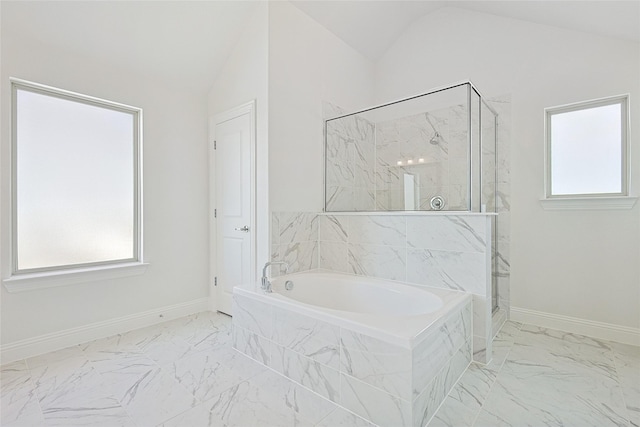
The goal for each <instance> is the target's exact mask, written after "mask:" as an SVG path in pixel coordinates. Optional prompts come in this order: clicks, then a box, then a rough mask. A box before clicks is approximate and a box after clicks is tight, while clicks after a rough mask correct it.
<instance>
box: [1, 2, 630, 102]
mask: <svg viewBox="0 0 640 427" xmlns="http://www.w3.org/2000/svg"><path fill="white" fill-rule="evenodd" d="M293 4H294V5H295V6H297V7H298V8H299V9H300V10H302V11H303V12H305V13H307V14H308V15H309V16H311V17H312V18H314V19H315V20H316V21H318V22H319V23H320V24H322V25H323V26H325V27H326V28H327V29H329V30H330V31H332V32H333V33H334V34H336V35H337V36H338V37H340V38H342V39H343V40H344V41H345V42H346V43H347V44H349V45H351V46H352V47H353V48H354V49H356V50H358V51H359V52H361V53H362V54H363V55H365V56H366V57H368V58H370V59H372V60H376V59H378V58H380V57H381V56H382V55H383V54H384V52H385V51H386V50H387V49H388V48H389V46H391V45H392V44H393V42H394V41H395V40H396V39H397V37H398V36H399V35H400V34H401V33H402V32H403V31H404V30H405V29H406V28H407V27H408V26H409V25H411V23H413V22H414V21H415V20H416V19H418V18H420V17H422V16H424V15H425V14H428V13H431V12H434V11H435V10H437V9H439V8H442V7H452V6H453V7H460V8H466V9H470V10H474V11H479V12H484V13H491V14H495V15H501V16H505V17H509V18H514V19H521V20H525V21H531V22H536V23H541V24H546V25H553V26H557V27H562V28H567V29H572V30H577V31H585V32H591V33H596V34H601V35H605V36H610V37H618V38H621V39H626V40H633V41H636V42H640V0H631V1H544V0H540V1H455V0H449V1H419V0H417V1H367V0H359V1H293ZM255 6H256V2H253V1H211V0H210V1H206V0H205V1H109V2H102V1H2V2H0V7H1V10H2V13H1V18H2V37H3V38H5V37H9V40H8V42H10V41H11V38H12V37H24V38H27V39H32V40H35V41H38V42H41V43H44V44H48V45H52V46H56V47H57V48H60V49H64V50H67V51H70V52H72V53H76V54H79V55H83V56H87V57H90V58H94V59H95V60H98V61H103V62H105V63H109V64H112V65H115V66H118V67H125V68H127V69H130V70H132V71H133V72H137V73H143V74H149V73H153V75H155V76H158V77H159V78H163V79H165V80H172V81H174V82H179V83H181V84H183V85H184V86H185V87H189V88H191V89H193V90H203V91H206V90H207V89H208V88H209V87H210V85H211V83H212V82H213V79H214V78H215V76H216V74H217V73H218V72H219V70H220V69H221V67H222V66H223V64H224V62H225V61H226V59H227V58H228V56H229V54H230V52H231V51H232V49H233V48H234V46H235V44H236V42H237V39H238V37H239V35H240V34H241V32H242V29H243V27H244V25H245V23H246V22H247V19H248V17H249V16H250V14H251V13H252V11H253V10H254V8H255ZM6 41H7V40H6V39H5V42H6Z"/></svg>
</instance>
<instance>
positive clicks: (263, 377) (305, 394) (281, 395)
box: [250, 370, 337, 424]
mask: <svg viewBox="0 0 640 427" xmlns="http://www.w3.org/2000/svg"><path fill="white" fill-rule="evenodd" d="M250 382H251V383H252V384H254V385H255V386H257V387H258V388H259V389H260V390H261V391H262V394H261V400H264V401H268V402H271V404H272V405H273V407H277V406H280V405H283V404H284V407H285V408H288V409H290V410H292V411H293V412H294V413H295V414H297V415H298V417H299V419H303V418H304V419H306V420H308V421H310V422H312V423H314V424H315V423H318V422H319V421H320V420H322V419H323V418H325V417H326V416H327V415H328V414H329V413H331V412H332V411H334V410H335V409H336V408H337V405H336V404H335V403H333V402H331V401H329V400H327V399H325V398H324V397H321V396H320V395H318V394H316V393H313V392H312V391H310V390H308V389H306V388H304V387H302V386H300V385H299V384H296V383H294V382H293V381H290V380H289V379H287V378H285V377H283V376H282V375H279V374H277V373H275V372H273V371H271V370H267V371H265V372H263V373H261V374H259V375H256V376H255V377H253V378H251V379H250Z"/></svg>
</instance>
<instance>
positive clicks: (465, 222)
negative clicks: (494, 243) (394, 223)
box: [407, 215, 487, 252]
mask: <svg viewBox="0 0 640 427" xmlns="http://www.w3.org/2000/svg"><path fill="white" fill-rule="evenodd" d="M486 221H487V218H486V217H481V216H475V217H474V216H453V215H443V216H435V217H432V218H422V217H407V244H408V246H410V247H414V248H422V249H439V250H449V251H462V252H485V251H486V250H487V239H486V235H485V234H486V232H485V230H486Z"/></svg>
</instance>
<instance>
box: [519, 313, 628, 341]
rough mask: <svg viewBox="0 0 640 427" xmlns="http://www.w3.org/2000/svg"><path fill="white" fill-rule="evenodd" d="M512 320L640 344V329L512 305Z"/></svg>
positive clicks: (609, 339)
mask: <svg viewBox="0 0 640 427" xmlns="http://www.w3.org/2000/svg"><path fill="white" fill-rule="evenodd" d="M511 320H513V321H516V322H521V323H528V324H531V325H536V326H542V327H545V328H550V329H558V330H561V331H567V332H571V333H574V334H580V335H586V336H589V337H593V338H600V339H604V340H608V341H615V342H620V343H623V344H631V345H636V346H640V329H639V328H632V327H629V326H621V325H614V324H611V323H603V322H595V321H593V320H586V319H579V318H577V317H569V316H562V315H560V314H553V313H545V312H542V311H535V310H528V309H526V308H518V307H511Z"/></svg>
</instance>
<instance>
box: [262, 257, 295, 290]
mask: <svg viewBox="0 0 640 427" xmlns="http://www.w3.org/2000/svg"><path fill="white" fill-rule="evenodd" d="M277 264H280V265H284V272H285V273H288V272H289V264H288V263H286V262H284V261H270V262H268V263H266V264H265V265H264V268H263V269H262V290H263V291H265V292H271V282H270V281H269V278H268V277H267V267H269V266H270V265H277Z"/></svg>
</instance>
